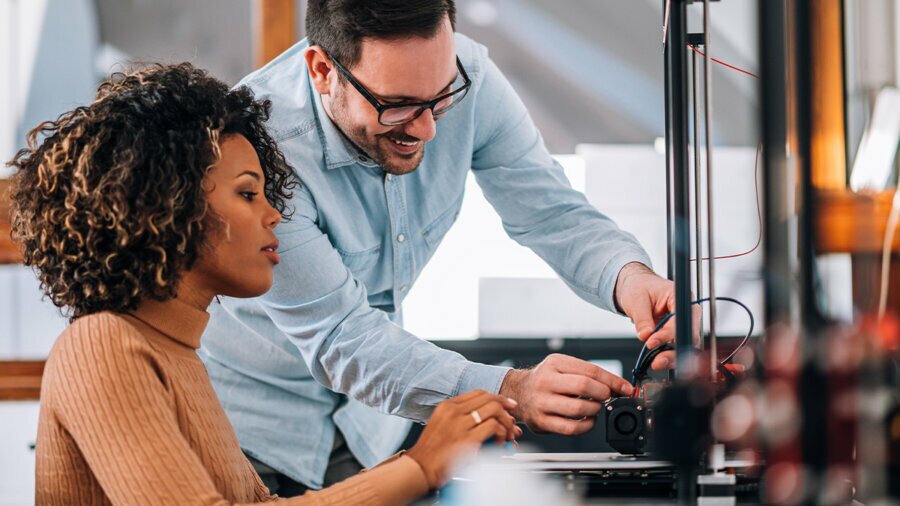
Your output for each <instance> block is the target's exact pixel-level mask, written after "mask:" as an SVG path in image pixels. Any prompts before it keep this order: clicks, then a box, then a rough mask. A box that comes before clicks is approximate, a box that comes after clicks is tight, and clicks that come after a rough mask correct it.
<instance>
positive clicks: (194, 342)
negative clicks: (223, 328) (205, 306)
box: [130, 299, 209, 350]
mask: <svg viewBox="0 0 900 506" xmlns="http://www.w3.org/2000/svg"><path fill="white" fill-rule="evenodd" d="M130 313H131V315H132V316H134V317H135V318H137V319H138V320H141V321H142V322H144V323H146V324H147V325H149V326H151V327H153V328H154V329H156V330H157V331H158V332H159V333H161V334H164V335H166V336H167V337H169V338H171V339H173V340H175V341H177V342H179V343H181V344H183V345H185V346H189V347H191V348H193V349H195V350H196V349H197V348H199V347H200V336H201V335H202V334H203V330H204V329H206V324H207V323H208V322H209V313H207V312H206V311H201V310H199V309H197V308H195V307H193V306H191V305H189V304H186V303H184V302H182V301H180V300H178V299H168V300H165V301H162V302H160V301H156V300H152V299H144V300H142V301H141V303H140V304H139V305H138V307H137V309H135V310H133V311H130Z"/></svg>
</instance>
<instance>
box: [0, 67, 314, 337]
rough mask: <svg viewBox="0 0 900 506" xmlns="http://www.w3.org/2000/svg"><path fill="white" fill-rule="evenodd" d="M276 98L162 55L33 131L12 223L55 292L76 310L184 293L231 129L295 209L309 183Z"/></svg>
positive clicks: (45, 286)
mask: <svg viewBox="0 0 900 506" xmlns="http://www.w3.org/2000/svg"><path fill="white" fill-rule="evenodd" d="M270 108H271V103H270V102H269V101H268V100H266V101H259V100H255V99H254V97H253V93H252V92H251V91H250V90H249V89H248V88H246V87H241V88H237V89H234V90H229V89H228V86H226V85H225V84H224V83H223V82H221V81H219V80H218V79H215V78H213V77H210V76H209V75H208V74H207V73H206V72H205V71H203V70H200V69H197V68H194V67H193V66H192V65H191V64H189V63H181V64H178V65H154V66H151V67H149V68H145V69H143V70H140V71H137V72H132V73H116V74H113V75H112V76H110V78H109V79H108V80H107V81H105V82H104V83H103V84H101V85H100V87H99V89H98V91H97V98H96V99H95V100H94V102H93V103H92V104H90V105H88V106H83V107H78V108H76V109H75V110H72V111H70V112H67V113H65V114H63V115H61V116H60V117H59V118H58V119H57V120H56V121H47V122H44V123H42V124H41V125H39V126H38V127H37V128H35V129H33V130H32V131H31V132H29V134H28V137H27V147H26V148H25V149H22V150H21V151H19V152H18V153H17V154H16V156H15V158H13V160H12V161H11V162H9V165H10V166H13V167H16V168H17V169H18V171H17V172H16V173H15V174H14V176H13V190H12V197H13V201H12V226H13V228H12V235H13V239H14V240H16V241H18V242H19V243H20V244H21V245H22V246H23V247H24V261H25V263H26V264H27V265H30V266H32V267H34V268H35V269H36V271H37V273H38V277H39V279H40V282H41V289H42V290H43V292H44V293H45V294H46V295H47V296H48V297H49V298H50V300H51V301H52V302H53V303H54V304H55V305H57V306H58V307H60V308H64V311H65V308H68V311H66V312H67V313H68V314H69V316H71V317H72V318H73V319H74V318H78V317H79V316H83V315H86V314H91V313H95V312H98V311H119V312H122V311H127V310H129V309H134V308H135V307H137V305H138V303H139V302H140V301H141V300H142V299H144V298H147V297H149V298H153V299H156V300H166V299H169V298H173V297H175V295H176V287H177V285H178V282H179V280H180V278H181V275H182V274H183V273H184V272H185V271H187V270H189V269H190V268H191V267H192V266H193V265H194V262H195V261H196V260H197V256H198V254H200V253H201V252H202V250H203V248H204V246H205V245H207V244H208V243H207V236H208V234H209V233H210V232H211V231H212V230H215V229H216V226H217V225H216V223H217V221H216V220H215V219H211V217H212V213H211V212H210V209H209V205H208V202H207V198H206V189H205V188H204V184H203V182H204V177H205V176H206V175H207V173H209V171H210V169H211V168H212V166H213V165H214V164H215V163H216V162H217V160H218V159H219V156H220V153H219V141H220V139H222V138H223V137H224V136H227V135H230V134H240V135H243V136H244V137H246V138H247V139H248V140H249V141H250V143H251V144H252V145H253V147H254V149H255V150H256V154H257V155H258V156H259V160H260V164H261V166H262V170H263V173H264V174H265V178H266V183H265V189H264V193H265V196H266V199H267V200H268V201H269V203H270V204H272V206H273V207H274V208H275V209H276V210H278V212H280V213H281V214H282V216H283V217H284V218H285V219H287V218H289V214H290V213H289V212H288V211H287V201H288V200H289V199H290V198H291V191H290V190H291V189H292V188H294V187H295V186H296V185H297V184H299V183H298V182H297V180H296V178H295V177H294V175H293V171H292V169H291V167H290V166H289V165H288V163H287V161H286V160H285V158H284V155H283V154H282V153H281V151H280V150H279V149H278V147H277V145H276V144H275V141H274V140H273V139H272V137H271V136H270V135H269V134H268V133H267V131H266V129H265V125H264V123H265V122H266V121H267V120H268V118H269V111H270Z"/></svg>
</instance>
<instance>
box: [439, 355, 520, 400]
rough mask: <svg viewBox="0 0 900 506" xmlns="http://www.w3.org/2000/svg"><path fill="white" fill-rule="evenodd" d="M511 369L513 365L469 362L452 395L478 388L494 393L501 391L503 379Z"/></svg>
mask: <svg viewBox="0 0 900 506" xmlns="http://www.w3.org/2000/svg"><path fill="white" fill-rule="evenodd" d="M511 369H512V368H511V367H501V366H499V365H486V364H479V363H477V362H469V363H468V364H466V368H465V369H463V372H462V375H460V377H459V383H457V385H456V390H455V391H454V392H453V395H452V397H456V396H457V395H460V394H464V393H466V392H471V391H472V390H478V389H481V390H484V391H486V392H489V393H492V394H497V393H500V386H502V385H503V379H504V378H506V374H507V373H508V372H509V371H510V370H511Z"/></svg>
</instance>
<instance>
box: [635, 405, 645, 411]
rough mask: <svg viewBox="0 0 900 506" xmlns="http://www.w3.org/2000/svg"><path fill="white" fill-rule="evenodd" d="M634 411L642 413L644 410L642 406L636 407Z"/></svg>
mask: <svg viewBox="0 0 900 506" xmlns="http://www.w3.org/2000/svg"><path fill="white" fill-rule="evenodd" d="M634 409H636V410H638V411H643V410H644V406H636V407H635V408H634Z"/></svg>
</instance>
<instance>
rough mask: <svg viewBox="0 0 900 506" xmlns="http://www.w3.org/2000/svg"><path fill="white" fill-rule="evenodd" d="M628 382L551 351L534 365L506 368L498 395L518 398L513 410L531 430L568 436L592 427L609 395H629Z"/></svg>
mask: <svg viewBox="0 0 900 506" xmlns="http://www.w3.org/2000/svg"><path fill="white" fill-rule="evenodd" d="M632 392H633V389H632V386H631V384H629V383H628V382H627V381H625V380H624V379H622V378H620V377H618V376H616V375H614V374H612V373H610V372H607V371H605V370H604V369H603V368H601V367H598V366H596V365H594V364H591V363H590V362H585V361H584V360H580V359H577V358H574V357H570V356H567V355H559V354H553V355H549V356H548V357H547V358H545V359H544V361H543V362H541V363H540V364H538V365H537V367H535V368H534V369H529V370H518V369H514V370H512V371H510V372H509V373H508V374H507V375H506V378H505V379H504V380H503V385H502V386H501V387H500V395H502V396H504V397H510V398H513V399H516V400H517V401H518V402H519V405H518V407H516V409H515V411H514V412H513V414H514V415H515V416H516V418H517V419H519V420H521V421H523V422H525V424H526V425H528V428H530V429H531V430H532V431H534V432H555V433H558V434H565V435H568V436H571V435H575V434H581V433H583V432H587V431H589V430H591V428H593V427H594V417H595V416H596V415H597V413H599V412H600V409H601V408H602V404H601V403H602V402H603V401H605V400H606V399H609V398H610V396H611V395H613V394H616V395H631V394H632Z"/></svg>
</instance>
